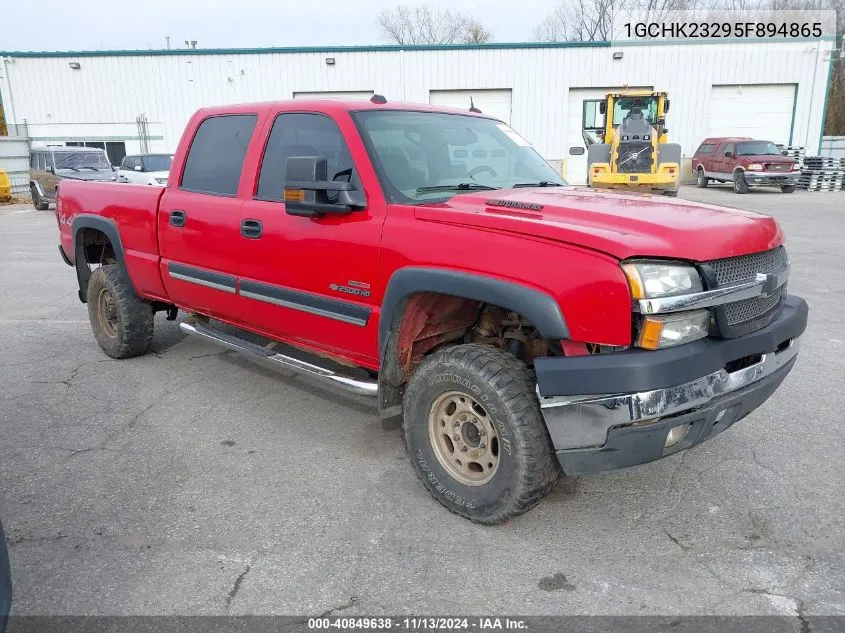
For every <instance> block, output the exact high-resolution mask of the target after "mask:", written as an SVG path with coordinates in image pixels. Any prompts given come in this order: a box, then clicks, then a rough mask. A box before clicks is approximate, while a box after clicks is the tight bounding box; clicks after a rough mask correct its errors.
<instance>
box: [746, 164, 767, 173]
mask: <svg viewBox="0 0 845 633" xmlns="http://www.w3.org/2000/svg"><path fill="white" fill-rule="evenodd" d="M746 169H749V170H750V171H763V166H762V165H761V164H760V163H751V164H750V165H749V166H748V167H747V168H746Z"/></svg>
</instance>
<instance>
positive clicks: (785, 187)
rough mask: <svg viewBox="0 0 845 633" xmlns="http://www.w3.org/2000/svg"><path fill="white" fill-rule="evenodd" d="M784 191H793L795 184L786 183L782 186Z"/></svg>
mask: <svg viewBox="0 0 845 633" xmlns="http://www.w3.org/2000/svg"><path fill="white" fill-rule="evenodd" d="M780 190H781V191H782V192H783V193H792V192H793V191H795V185H784V186H783V187H781V188H780Z"/></svg>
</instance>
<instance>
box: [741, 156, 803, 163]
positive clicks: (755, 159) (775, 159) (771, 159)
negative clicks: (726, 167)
mask: <svg viewBox="0 0 845 633" xmlns="http://www.w3.org/2000/svg"><path fill="white" fill-rule="evenodd" d="M737 159H739V160H740V161H743V162H749V163H789V164H790V165H792V164H794V163H797V162H798V161H797V160H795V159H794V158H790V157H789V156H782V155H780V156H779V155H773V154H743V155H742V156H737Z"/></svg>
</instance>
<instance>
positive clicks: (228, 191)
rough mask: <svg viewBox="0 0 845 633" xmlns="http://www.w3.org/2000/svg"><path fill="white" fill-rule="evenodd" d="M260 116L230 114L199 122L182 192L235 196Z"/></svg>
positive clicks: (190, 151)
mask: <svg viewBox="0 0 845 633" xmlns="http://www.w3.org/2000/svg"><path fill="white" fill-rule="evenodd" d="M257 120H258V117H257V116H256V115H254V114H229V115H224V116H215V117H210V118H208V119H205V120H204V121H203V122H202V123H200V126H199V129H198V130H197V133H196V134H195V135H194V140H193V142H192V143H191V148H190V149H189V150H188V158H187V160H186V161H185V170H184V172H183V173H182V184H181V187H182V189H187V190H188V191H196V192H198V193H208V194H211V195H216V196H235V195H237V193H238V181H240V179H241V171H242V170H243V166H244V158H245V157H246V150H247V147H248V146H249V141H250V139H251V138H252V131H253V129H254V128H255V123H256V121H257Z"/></svg>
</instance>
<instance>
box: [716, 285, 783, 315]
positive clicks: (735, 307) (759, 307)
mask: <svg viewBox="0 0 845 633" xmlns="http://www.w3.org/2000/svg"><path fill="white" fill-rule="evenodd" d="M785 289H786V286H781V287H780V288H778V289H777V290H775V291H774V292H773V293H772V294H770V295H769V296H768V297H755V298H753V299H746V300H745V301H735V302H733V303H728V304H726V305H725V320H726V322H727V324H728V325H739V324H741V323H746V322H747V321H752V320H753V319H756V318H757V317H759V316H761V315H764V314H766V313H767V312H768V311H769V310H771V309H772V308H774V307H775V306H777V304H778V303H780V300H781V297H783V293H784V290H785Z"/></svg>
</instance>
